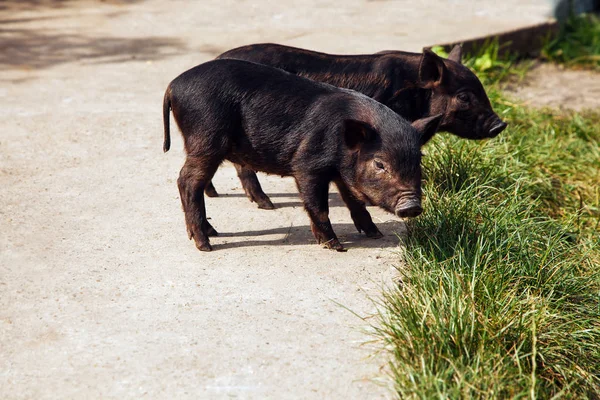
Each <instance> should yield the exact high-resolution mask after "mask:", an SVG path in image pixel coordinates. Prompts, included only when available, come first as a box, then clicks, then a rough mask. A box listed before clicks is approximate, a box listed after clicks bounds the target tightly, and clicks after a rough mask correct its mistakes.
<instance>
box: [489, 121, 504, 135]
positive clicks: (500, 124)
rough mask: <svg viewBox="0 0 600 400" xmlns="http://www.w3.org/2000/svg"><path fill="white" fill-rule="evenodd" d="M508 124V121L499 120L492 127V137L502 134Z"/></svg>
mask: <svg viewBox="0 0 600 400" xmlns="http://www.w3.org/2000/svg"><path fill="white" fill-rule="evenodd" d="M507 126H508V125H507V124H506V122H504V121H498V122H497V123H495V124H494V125H493V126H492V127H491V128H490V136H491V137H494V136H498V135H499V134H500V132H502V131H503V130H504V129H506V127H507Z"/></svg>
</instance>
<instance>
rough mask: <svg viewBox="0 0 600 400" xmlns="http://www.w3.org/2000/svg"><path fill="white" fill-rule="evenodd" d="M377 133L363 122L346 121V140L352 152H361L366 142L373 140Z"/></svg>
mask: <svg viewBox="0 0 600 400" xmlns="http://www.w3.org/2000/svg"><path fill="white" fill-rule="evenodd" d="M376 135H377V132H376V131H375V129H374V128H373V127H372V126H371V125H369V124H367V123H366V122H363V121H357V120H355V119H347V120H345V121H344V140H345V142H346V146H347V147H348V148H349V149H350V150H359V149H360V147H361V146H362V145H363V144H365V143H366V142H368V141H370V140H373V139H374V138H375V136H376Z"/></svg>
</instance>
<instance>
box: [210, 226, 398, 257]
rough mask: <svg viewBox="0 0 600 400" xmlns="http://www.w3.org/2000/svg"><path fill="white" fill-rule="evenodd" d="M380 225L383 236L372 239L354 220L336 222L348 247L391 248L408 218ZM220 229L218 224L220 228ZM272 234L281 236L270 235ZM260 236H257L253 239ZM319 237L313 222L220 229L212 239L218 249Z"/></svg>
mask: <svg viewBox="0 0 600 400" xmlns="http://www.w3.org/2000/svg"><path fill="white" fill-rule="evenodd" d="M376 225H377V227H378V228H379V230H380V231H381V232H382V233H383V235H384V236H383V237H382V238H380V239H371V238H368V237H366V236H365V235H364V233H358V231H357V230H356V227H355V226H354V225H353V224H335V223H334V224H333V229H334V231H335V232H336V234H337V236H338V238H339V239H340V242H341V243H342V244H343V245H344V247H346V248H347V249H352V248H390V247H397V246H398V245H399V236H402V235H404V233H405V232H406V228H405V225H404V222H402V221H396V220H389V221H385V222H379V223H377V222H376ZM217 229H218V228H217ZM270 236H278V237H277V238H270ZM253 238H256V239H253ZM316 243H317V242H316V240H315V238H314V237H313V235H312V232H311V230H310V226H308V225H300V226H288V227H281V228H272V229H262V230H255V231H252V230H247V231H239V232H220V233H219V236H218V237H215V238H213V239H211V244H212V245H213V248H214V249H215V250H223V249H231V248H240V247H259V246H269V245H272V246H278V245H279V246H281V245H314V246H315V248H316V247H317V246H316Z"/></svg>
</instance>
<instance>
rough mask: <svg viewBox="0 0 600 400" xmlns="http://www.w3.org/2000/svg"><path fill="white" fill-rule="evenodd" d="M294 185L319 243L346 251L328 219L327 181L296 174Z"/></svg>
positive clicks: (332, 248) (329, 247)
mask: <svg viewBox="0 0 600 400" xmlns="http://www.w3.org/2000/svg"><path fill="white" fill-rule="evenodd" d="M296 185H297V186H298V190H299V191H300V197H301V198H302V201H303V203H304V208H305V209H306V212H307V213H308V216H309V217H310V229H311V231H312V233H313V235H314V236H315V238H316V239H317V242H318V243H319V244H322V245H323V246H324V247H326V248H328V249H331V250H336V251H346V249H344V246H342V244H341V243H340V241H339V240H338V238H337V236H336V235H335V232H334V231H333V228H332V227H331V222H330V221H329V181H328V180H324V179H323V178H319V177H316V176H310V175H302V176H296Z"/></svg>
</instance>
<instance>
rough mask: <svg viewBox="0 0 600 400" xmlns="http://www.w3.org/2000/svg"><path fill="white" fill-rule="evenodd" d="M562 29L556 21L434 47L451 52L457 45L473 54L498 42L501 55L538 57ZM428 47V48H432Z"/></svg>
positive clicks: (464, 51) (465, 51)
mask: <svg viewBox="0 0 600 400" xmlns="http://www.w3.org/2000/svg"><path fill="white" fill-rule="evenodd" d="M559 29H560V24H559V23H558V21H556V20H551V21H548V22H545V23H542V24H538V25H533V26H527V27H524V28H519V29H515V30H512V31H508V32H502V33H497V34H491V35H486V36H481V37H478V38H475V39H470V40H464V41H459V42H451V43H443V44H437V45H434V46H441V47H443V48H444V50H446V51H450V50H451V49H452V47H454V46H455V45H457V44H460V45H462V46H463V53H473V52H474V51H476V50H477V49H479V48H481V47H482V46H483V45H485V44H486V43H489V42H490V41H493V40H498V43H499V44H500V53H501V54H506V53H510V54H518V55H519V56H537V55H538V54H539V52H540V49H541V48H542V46H543V45H544V42H545V40H546V39H547V38H548V37H549V36H550V35H556V34H557V33H558V31H559ZM431 47H433V46H430V47H426V48H431Z"/></svg>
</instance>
